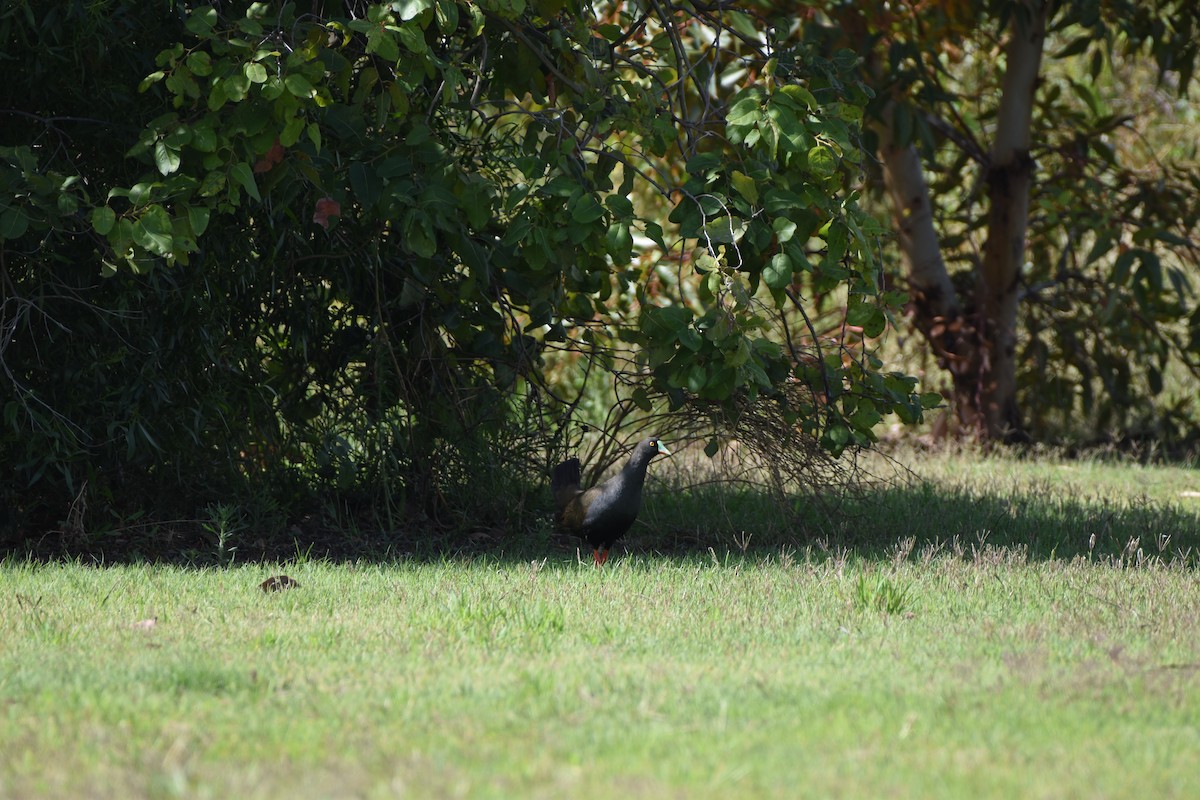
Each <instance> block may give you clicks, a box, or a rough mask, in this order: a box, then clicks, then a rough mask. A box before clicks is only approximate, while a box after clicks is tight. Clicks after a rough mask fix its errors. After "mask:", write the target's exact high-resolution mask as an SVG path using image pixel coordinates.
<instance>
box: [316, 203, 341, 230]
mask: <svg viewBox="0 0 1200 800" xmlns="http://www.w3.org/2000/svg"><path fill="white" fill-rule="evenodd" d="M341 215H342V204H341V203H339V202H338V201H337V200H334V199H333V198H332V197H322V198H321V199H320V200H318V201H317V208H316V210H315V211H314V212H313V222H315V223H317V224H318V225H320V226H321V227H322V228H324V229H325V230H329V218H330V217H340V216H341Z"/></svg>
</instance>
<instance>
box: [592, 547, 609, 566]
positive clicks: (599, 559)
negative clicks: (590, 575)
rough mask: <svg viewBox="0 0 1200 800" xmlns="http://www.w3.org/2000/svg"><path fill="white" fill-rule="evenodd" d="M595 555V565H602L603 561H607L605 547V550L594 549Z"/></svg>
mask: <svg viewBox="0 0 1200 800" xmlns="http://www.w3.org/2000/svg"><path fill="white" fill-rule="evenodd" d="M595 557H596V566H597V567H603V566H604V562H605V561H608V550H607V549H606V550H596V552H595Z"/></svg>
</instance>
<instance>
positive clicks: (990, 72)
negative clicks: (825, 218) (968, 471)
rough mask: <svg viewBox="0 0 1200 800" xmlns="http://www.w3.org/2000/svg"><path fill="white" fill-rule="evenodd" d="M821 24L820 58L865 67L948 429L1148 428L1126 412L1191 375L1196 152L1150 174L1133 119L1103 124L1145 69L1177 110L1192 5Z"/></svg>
mask: <svg viewBox="0 0 1200 800" xmlns="http://www.w3.org/2000/svg"><path fill="white" fill-rule="evenodd" d="M827 9H828V13H829V20H830V21H836V23H837V24H836V25H831V26H829V28H828V29H827V30H828V33H829V35H830V37H831V38H832V39H833V41H836V42H837V43H838V46H845V45H846V44H851V45H852V46H854V47H855V48H856V49H858V50H859V51H860V52H863V53H866V54H867V57H866V58H865V59H864V75H865V76H866V78H867V80H868V81H869V82H870V83H871V85H872V86H874V87H875V89H876V90H877V92H878V101H877V102H876V103H875V104H874V105H873V106H872V109H871V113H870V116H871V119H872V124H871V129H872V131H873V133H874V134H875V137H876V142H877V152H878V154H879V161H880V164H881V166H882V173H883V178H884V181H883V182H884V185H885V186H886V190H887V195H888V198H889V200H890V206H891V213H892V216H893V219H894V223H895V227H896V231H897V240H898V243H899V248H900V251H901V253H902V255H903V261H904V265H905V269H904V278H905V281H906V283H907V286H908V288H909V290H910V292H911V295H912V303H911V311H912V320H913V324H914V326H915V328H916V329H917V330H918V331H919V332H920V334H921V335H922V336H923V337H924V338H925V340H926V341H927V342H928V345H929V347H930V349H931V350H932V352H933V353H934V354H935V355H936V356H937V358H938V359H939V361H940V363H941V365H942V366H943V367H944V368H945V369H946V370H947V371H948V373H949V375H950V377H951V381H952V387H953V397H954V403H953V404H954V408H955V410H956V412H957V416H958V419H959V421H960V423H961V425H962V426H963V428H964V429H965V430H966V431H968V432H971V433H973V434H975V435H978V436H980V437H982V438H985V439H992V440H1001V439H1003V440H1022V439H1027V438H1028V437H1029V436H1030V434H1031V432H1032V433H1033V434H1035V435H1039V436H1045V435H1047V434H1048V433H1049V432H1050V431H1051V430H1053V428H1054V425H1055V422H1056V421H1057V425H1058V428H1059V430H1066V431H1067V432H1068V433H1082V432H1083V430H1081V428H1080V427H1079V426H1076V427H1075V429H1074V430H1071V428H1072V425H1071V423H1070V420H1072V419H1085V420H1087V421H1088V423H1090V425H1091V426H1092V427H1093V428H1094V429H1099V430H1100V431H1102V432H1103V431H1104V430H1105V429H1107V428H1110V427H1112V428H1116V429H1117V430H1118V431H1125V432H1129V431H1130V430H1131V429H1134V428H1136V426H1137V425H1138V423H1140V422H1145V419H1144V417H1142V416H1140V415H1138V414H1136V413H1135V412H1136V410H1137V409H1138V408H1139V407H1148V406H1149V405H1150V403H1149V400H1150V399H1151V398H1153V397H1154V396H1155V395H1157V394H1159V393H1160V392H1161V391H1162V386H1163V377H1162V376H1163V373H1164V371H1166V369H1167V365H1168V363H1169V362H1171V361H1172V359H1175V360H1177V361H1178V362H1179V363H1180V364H1181V365H1182V368H1183V369H1186V370H1190V371H1191V372H1192V373H1193V375H1194V374H1196V372H1197V369H1198V366H1200V364H1198V362H1197V361H1196V360H1195V358H1194V355H1193V354H1194V352H1195V343H1196V342H1197V341H1198V340H1200V312H1198V311H1196V310H1194V304H1193V293H1192V290H1191V276H1190V273H1192V272H1194V264H1195V261H1196V255H1197V244H1198V242H1197V239H1196V230H1195V224H1196V222H1195V221H1196V220H1197V218H1198V217H1197V210H1198V209H1197V201H1196V188H1197V187H1198V186H1200V171H1198V169H1197V167H1196V165H1195V149H1194V147H1193V148H1191V150H1190V152H1174V153H1169V154H1168V155H1167V158H1166V159H1163V160H1161V161H1160V160H1158V159H1157V158H1155V159H1152V160H1147V159H1145V158H1144V157H1141V158H1139V157H1138V156H1137V155H1136V154H1134V153H1132V152H1131V147H1130V140H1131V139H1133V138H1134V137H1137V136H1139V135H1140V134H1139V132H1138V129H1137V124H1138V119H1137V117H1136V116H1135V115H1129V114H1126V113H1124V112H1123V111H1121V110H1119V109H1114V108H1113V106H1114V105H1117V104H1121V103H1123V102H1125V103H1127V102H1128V101H1127V99H1126V98H1124V97H1122V93H1127V91H1126V90H1127V87H1121V86H1116V87H1112V84H1113V82H1114V80H1115V79H1114V77H1113V71H1114V70H1116V69H1122V68H1124V69H1129V67H1127V66H1125V64H1126V63H1127V62H1126V61H1125V60H1124V59H1125V58H1126V57H1128V58H1135V57H1138V56H1140V55H1141V54H1144V53H1145V54H1148V55H1150V56H1152V57H1153V61H1154V64H1155V66H1156V68H1157V70H1158V85H1159V87H1160V88H1161V89H1162V90H1163V91H1172V92H1174V93H1177V94H1180V95H1183V94H1186V92H1187V91H1188V88H1189V86H1190V85H1191V82H1192V75H1193V69H1194V67H1195V62H1196V55H1197V44H1196V42H1197V33H1200V12H1198V11H1197V8H1196V6H1195V5H1194V4H1191V3H1186V2H1169V1H1168V2H1131V1H1129V0H1112V1H1111V2H1082V1H1081V2H1045V1H1044V0H1017V1H1016V2H1012V1H1011V0H1003V1H1002V2H999V1H998V2H959V0H948V1H947V2H932V3H921V4H904V3H900V4H894V5H890V6H888V7H886V9H885V8H884V7H883V6H869V5H867V6H864V5H859V4H840V3H838V4H829V5H827ZM1050 42H1054V45H1053V47H1054V51H1053V52H1051V53H1047V52H1046V50H1047V47H1048V46H1050V45H1049V44H1048V43H1050ZM1047 59H1049V60H1050V63H1051V64H1053V65H1054V67H1055V69H1056V70H1057V71H1050V70H1048V69H1047V67H1046V64H1047ZM996 64H998V65H1000V69H995V67H994V66H993V65H996ZM1106 87H1112V89H1111V90H1110V92H1109V93H1110V94H1113V95H1114V96H1113V97H1112V98H1111V100H1110V101H1106V100H1105V99H1104V95H1105V92H1106ZM1188 159H1190V162H1189V161H1188ZM1139 162H1141V163H1140V164H1139ZM1138 167H1140V168H1138ZM1189 326H1190V334H1189V333H1188V329H1189ZM1189 336H1190V342H1191V344H1190V345H1189V344H1188V338H1189ZM1187 413H1188V414H1190V415H1194V414H1195V410H1194V409H1191V410H1190V411H1188V412H1187ZM1055 414H1057V420H1055V417H1054V415H1055ZM1181 423H1182V424H1181V425H1180V427H1181V428H1185V429H1186V428H1187V427H1190V425H1189V424H1188V423H1189V420H1188V419H1187V417H1186V416H1185V417H1184V418H1183V419H1182V420H1181ZM1031 426H1032V427H1031ZM1160 433H1162V434H1164V435H1165V434H1167V433H1168V431H1160Z"/></svg>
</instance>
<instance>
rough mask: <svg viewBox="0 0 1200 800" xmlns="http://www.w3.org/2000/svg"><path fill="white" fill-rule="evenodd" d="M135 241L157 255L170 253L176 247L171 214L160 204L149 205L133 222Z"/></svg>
mask: <svg viewBox="0 0 1200 800" xmlns="http://www.w3.org/2000/svg"><path fill="white" fill-rule="evenodd" d="M133 241H135V242H137V243H138V244H139V245H141V246H142V247H144V248H145V249H147V250H149V251H150V252H151V253H154V254H155V255H159V256H166V255H170V254H171V253H172V252H173V250H174V248H175V236H174V231H173V229H172V227H171V215H170V214H168V213H167V210H166V209H165V208H163V207H162V206H160V205H151V206H147V207H146V210H145V211H144V212H143V213H142V215H141V216H140V217H138V219H137V220H136V221H135V222H134V223H133Z"/></svg>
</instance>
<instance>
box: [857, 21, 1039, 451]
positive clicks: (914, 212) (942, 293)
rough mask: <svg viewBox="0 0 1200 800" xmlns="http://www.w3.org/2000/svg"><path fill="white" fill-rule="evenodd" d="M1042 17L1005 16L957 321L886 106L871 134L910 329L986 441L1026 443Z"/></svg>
mask: <svg viewBox="0 0 1200 800" xmlns="http://www.w3.org/2000/svg"><path fill="white" fill-rule="evenodd" d="M1046 16H1047V12H1046V3H1045V2H1044V0H1029V2H1027V3H1025V4H1023V5H1020V6H1017V7H1016V8H1015V9H1014V13H1013V22H1012V36H1011V38H1010V39H1009V42H1008V45H1007V47H1006V49H1005V62H1006V69H1005V74H1004V83H1003V88H1002V96H1001V99H1000V107H999V110H998V113H997V117H996V133H995V139H994V140H993V143H992V147H991V150H990V152H989V153H988V154H987V155H986V156H985V157H984V158H983V160H984V169H985V170H986V173H985V178H986V182H987V187H988V200H989V210H988V221H987V241H986V244H985V246H984V251H983V260H982V263H981V264H980V265H979V269H978V272H977V274H976V275H975V291H974V296H973V297H971V298H969V302H968V303H967V306H968V308H967V310H966V311H965V312H964V310H963V298H960V297H958V295H957V294H956V292H955V288H954V284H953V283H952V282H951V280H950V276H949V274H948V273H947V271H946V265H945V261H944V259H943V257H942V253H941V248H940V246H939V244H938V239H937V233H936V231H935V229H934V226H933V217H932V203H931V201H930V198H929V187H928V185H927V184H926V182H925V177H924V174H923V171H922V168H921V163H920V156H919V154H918V153H917V151H916V149H915V148H914V147H913V146H912V145H911V144H907V143H903V142H896V141H895V139H894V135H893V119H892V116H893V114H892V108H891V107H889V108H887V109H886V110H885V112H884V115H883V118H882V119H881V120H880V121H879V122H878V123H877V125H876V130H877V132H878V133H879V139H880V158H881V160H882V162H883V170H884V179H885V181H886V182H887V189H888V194H889V197H890V199H891V201H892V213H893V216H894V218H895V221H896V228H897V230H898V232H899V241H900V246H901V249H902V250H903V252H904V259H905V263H906V267H907V270H908V276H909V284H910V287H911V289H912V292H911V293H912V307H913V312H914V316H915V323H916V325H917V327H918V329H919V330H920V331H921V332H922V333H923V334H924V335H925V337H926V339H928V340H929V342H930V344H931V346H932V349H933V351H934V353H935V354H936V355H937V357H938V360H939V362H940V363H941V365H942V366H943V367H945V368H946V369H947V370H949V372H950V374H951V376H952V377H953V381H954V393H955V397H954V406H955V412H956V414H957V416H958V419H959V423H960V424H961V426H962V427H963V428H964V429H965V430H968V431H971V432H973V433H974V434H975V435H977V436H979V437H980V438H983V439H988V440H1004V441H1014V440H1023V439H1025V438H1026V434H1025V432H1024V429H1023V427H1022V424H1021V416H1020V413H1019V410H1018V408H1017V399H1016V389H1017V381H1016V330H1017V306H1018V298H1019V293H1018V288H1019V281H1020V274H1021V267H1022V265H1023V264H1024V261H1025V231H1026V228H1027V227H1028V216H1029V189H1030V186H1031V184H1032V182H1033V168H1034V165H1033V160H1032V158H1031V157H1030V155H1029V144H1030V127H1031V122H1032V117H1033V104H1034V94H1035V92H1036V91H1037V85H1038V73H1039V71H1040V69H1041V59H1042V45H1043V42H1044V40H1045V35H1046Z"/></svg>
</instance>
